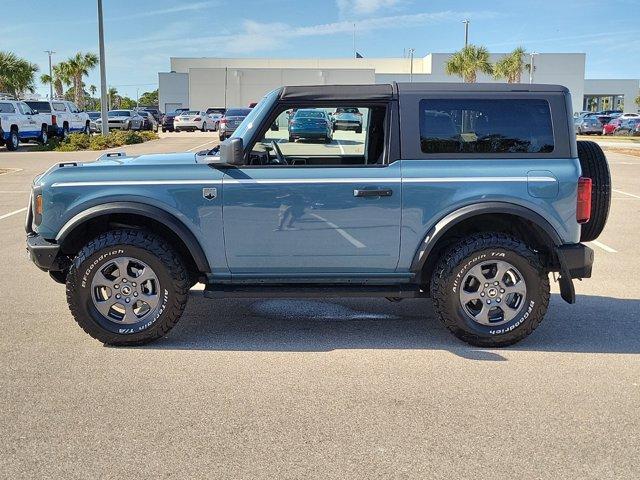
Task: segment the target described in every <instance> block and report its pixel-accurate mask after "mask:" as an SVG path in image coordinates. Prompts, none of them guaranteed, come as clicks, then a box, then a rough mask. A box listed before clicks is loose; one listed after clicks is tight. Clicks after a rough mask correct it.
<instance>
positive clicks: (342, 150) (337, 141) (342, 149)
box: [336, 140, 345, 155]
mask: <svg viewBox="0 0 640 480" xmlns="http://www.w3.org/2000/svg"><path fill="white" fill-rule="evenodd" d="M336 143H337V144H338V146H339V147H340V153H341V154H342V155H344V154H345V151H344V148H343V147H342V144H341V143H340V140H336Z"/></svg>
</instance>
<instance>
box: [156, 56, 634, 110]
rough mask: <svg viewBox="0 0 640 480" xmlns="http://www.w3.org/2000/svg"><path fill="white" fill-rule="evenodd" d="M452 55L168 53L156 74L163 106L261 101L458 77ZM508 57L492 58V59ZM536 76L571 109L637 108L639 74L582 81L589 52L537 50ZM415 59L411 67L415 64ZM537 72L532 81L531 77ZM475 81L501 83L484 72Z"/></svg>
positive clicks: (199, 106)
mask: <svg viewBox="0 0 640 480" xmlns="http://www.w3.org/2000/svg"><path fill="white" fill-rule="evenodd" d="M450 55H451V54H450V53H430V54H428V55H426V56H425V57H422V58H414V59H413V61H412V60H411V59H409V58H326V59H325V58H307V59H304V58H214V57H203V58H181V57H171V59H170V63H171V68H170V70H171V71H170V72H160V73H159V74H158V83H159V106H160V109H161V110H162V111H164V112H171V111H173V110H175V109H176V108H179V107H188V108H192V109H206V108H209V107H225V108H227V107H238V106H247V105H249V104H250V103H252V102H257V101H258V100H260V98H262V96H263V95H264V94H265V93H266V92H268V91H269V90H271V89H274V88H276V87H279V86H282V85H322V84H363V83H390V82H394V81H395V82H409V81H414V82H461V81H462V80H461V79H460V78H459V77H456V76H451V75H447V73H446V72H445V65H446V62H447V60H448V58H449V57H450ZM503 55H505V54H493V55H491V61H492V62H495V61H497V60H499V59H500V58H501V57H502V56H503ZM531 60H533V62H532V63H533V65H534V69H533V73H532V74H531V75H530V74H529V72H528V71H523V74H522V83H529V81H530V80H532V81H533V83H552V84H560V85H564V86H566V87H567V88H569V90H570V91H571V95H572V99H573V110H574V112H578V111H582V110H605V109H618V108H620V107H621V106H624V110H625V111H634V112H635V111H637V105H635V103H634V99H635V98H636V96H637V95H638V89H639V87H640V80H638V79H585V78H584V77H585V62H586V55H585V54H584V53H539V54H534V55H533V56H531V57H529V56H528V57H527V63H529V62H531ZM412 63H413V64H412ZM530 77H532V78H530ZM478 82H496V80H494V79H493V78H492V77H491V76H488V75H484V74H480V75H479V76H478Z"/></svg>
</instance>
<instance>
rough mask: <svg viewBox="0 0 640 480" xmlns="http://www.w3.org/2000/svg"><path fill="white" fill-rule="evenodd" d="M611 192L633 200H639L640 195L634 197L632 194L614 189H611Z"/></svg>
mask: <svg viewBox="0 0 640 480" xmlns="http://www.w3.org/2000/svg"><path fill="white" fill-rule="evenodd" d="M611 191H612V192H616V193H621V194H622V195H627V196H629V197H633V198H640V195H634V194H633V193H627V192H623V191H622V190H616V189H615V188H613V189H611Z"/></svg>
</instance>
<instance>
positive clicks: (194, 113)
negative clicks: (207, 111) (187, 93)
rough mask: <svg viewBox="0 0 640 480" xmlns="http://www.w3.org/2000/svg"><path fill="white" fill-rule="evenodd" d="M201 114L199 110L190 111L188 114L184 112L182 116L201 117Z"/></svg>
mask: <svg viewBox="0 0 640 480" xmlns="http://www.w3.org/2000/svg"><path fill="white" fill-rule="evenodd" d="M199 114H200V112H199V111H198V110H189V111H188V112H182V113H181V115H199Z"/></svg>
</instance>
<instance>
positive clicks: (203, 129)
mask: <svg viewBox="0 0 640 480" xmlns="http://www.w3.org/2000/svg"><path fill="white" fill-rule="evenodd" d="M202 131H203V132H206V131H207V122H202Z"/></svg>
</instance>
